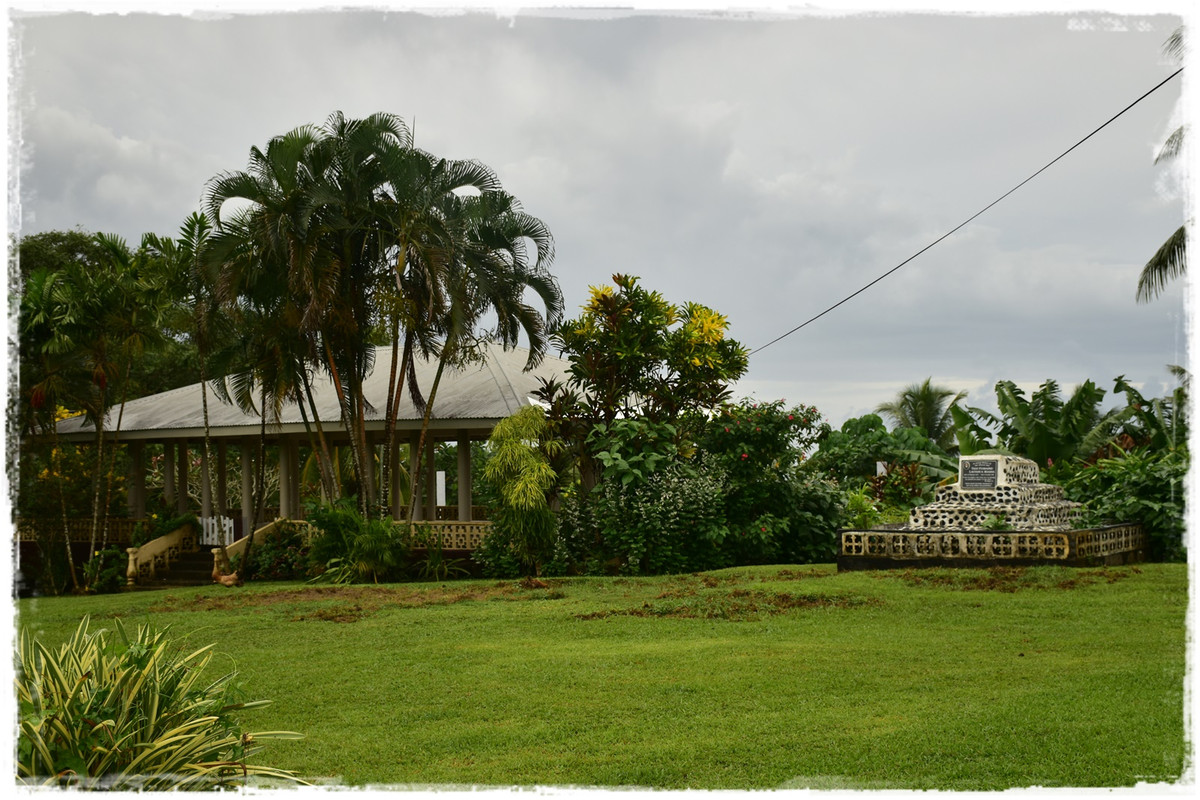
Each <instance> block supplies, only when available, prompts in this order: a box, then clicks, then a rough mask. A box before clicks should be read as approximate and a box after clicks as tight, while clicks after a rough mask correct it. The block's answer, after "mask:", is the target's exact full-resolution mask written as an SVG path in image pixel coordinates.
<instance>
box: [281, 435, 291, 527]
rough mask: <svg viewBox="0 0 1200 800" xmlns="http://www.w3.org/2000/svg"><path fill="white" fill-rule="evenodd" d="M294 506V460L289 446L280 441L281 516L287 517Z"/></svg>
mask: <svg viewBox="0 0 1200 800" xmlns="http://www.w3.org/2000/svg"><path fill="white" fill-rule="evenodd" d="M291 507H292V460H291V459H290V458H288V450H287V446H286V445H285V444H284V443H283V442H282V441H280V442H279V516H281V517H287V515H288V509H290V508H291Z"/></svg>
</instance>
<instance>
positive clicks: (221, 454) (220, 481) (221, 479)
mask: <svg viewBox="0 0 1200 800" xmlns="http://www.w3.org/2000/svg"><path fill="white" fill-rule="evenodd" d="M228 483H229V453H228V452H227V447H226V444H225V442H217V516H219V517H223V516H225V512H226V511H228V510H229V496H228V494H229V493H228V491H227V490H226V487H227V485H228Z"/></svg>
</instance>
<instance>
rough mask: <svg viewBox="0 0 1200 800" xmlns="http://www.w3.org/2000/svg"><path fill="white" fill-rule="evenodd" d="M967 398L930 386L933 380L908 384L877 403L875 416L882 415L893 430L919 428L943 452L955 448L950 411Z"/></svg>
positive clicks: (957, 393) (963, 393) (942, 387)
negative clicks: (886, 418)
mask: <svg viewBox="0 0 1200 800" xmlns="http://www.w3.org/2000/svg"><path fill="white" fill-rule="evenodd" d="M966 396H967V393H966V392H955V391H954V390H953V389H947V388H946V387H944V386H934V385H933V378H926V379H925V381H924V382H923V383H913V384H910V385H908V386H906V387H904V388H903V389H901V390H900V392H899V393H898V394H897V395H896V399H895V400H893V401H891V402H890V403H880V404H879V405H878V406H877V407H876V408H875V413H877V414H883V415H884V416H886V417H888V418H889V419H890V420H891V421H892V426H893V427H895V428H923V429H924V430H925V434H926V435H927V436H928V437H929V438H930V439H932V440H933V441H935V442H936V443H937V445H938V447H940V448H942V449H943V450H945V451H946V452H952V448H955V447H956V445H955V439H954V428H955V425H954V417H953V415H952V414H951V411H950V409H951V408H952V407H953V406H956V405H958V404H959V403H960V402H962V401H963V400H964V399H965V398H966Z"/></svg>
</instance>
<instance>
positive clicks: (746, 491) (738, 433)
mask: <svg viewBox="0 0 1200 800" xmlns="http://www.w3.org/2000/svg"><path fill="white" fill-rule="evenodd" d="M822 430H823V427H822V425H821V414H820V412H819V411H817V409H816V408H814V407H813V406H794V407H790V408H789V407H787V406H786V405H785V404H784V401H782V400H776V401H773V402H767V403H762V402H750V401H748V400H743V401H742V402H741V403H738V404H735V405H729V406H726V407H725V408H723V409H722V411H721V413H720V414H718V415H717V416H716V417H714V418H713V419H712V420H711V421H710V422H709V425H708V428H707V430H706V431H705V434H704V436H702V437H701V439H700V449H701V450H702V451H704V452H706V453H709V454H710V455H711V456H712V458H713V460H714V461H715V462H716V463H719V464H720V465H722V466H723V467H724V469H725V471H726V473H727V475H728V489H727V491H726V494H725V498H724V504H725V521H726V525H727V526H728V530H729V538H728V540H727V541H726V542H725V543H724V544H723V550H724V551H725V552H724V556H723V558H724V560H726V561H728V562H730V563H736V564H749V563H769V562H773V561H789V562H794V561H801V562H803V561H824V560H828V559H829V558H831V557H832V555H833V549H832V548H833V538H834V531H835V529H836V522H837V520H838V518H839V517H840V515H841V499H840V496H839V494H838V492H837V488H836V486H835V485H833V484H830V483H829V482H828V481H826V480H824V479H822V478H820V477H816V476H803V475H801V473H800V470H799V467H800V465H801V464H802V463H803V461H804V459H805V456H806V452H807V451H808V450H809V449H810V448H811V447H812V446H813V445H814V444H815V443H816V440H817V437H818V436H819V435H820V433H821V432H822Z"/></svg>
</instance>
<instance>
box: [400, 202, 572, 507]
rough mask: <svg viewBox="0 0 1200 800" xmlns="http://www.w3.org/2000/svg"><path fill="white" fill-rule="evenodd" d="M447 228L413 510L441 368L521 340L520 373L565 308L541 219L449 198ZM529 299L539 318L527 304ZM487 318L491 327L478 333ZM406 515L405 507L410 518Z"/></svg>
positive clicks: (538, 356)
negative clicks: (449, 241) (434, 361)
mask: <svg viewBox="0 0 1200 800" xmlns="http://www.w3.org/2000/svg"><path fill="white" fill-rule="evenodd" d="M440 205H441V208H442V216H443V218H444V219H445V220H446V221H447V227H448V229H449V230H451V231H453V232H454V236H453V241H454V242H455V243H456V244H455V247H456V249H455V251H454V254H453V255H454V257H453V258H452V259H450V260H449V261H448V262H447V264H446V267H447V268H446V270H445V272H444V273H443V294H444V296H445V298H446V306H445V308H444V311H443V313H442V315H441V317H440V319H438V320H437V330H438V332H439V333H440V334H441V336H442V339H441V343H440V346H439V347H438V368H437V372H436V374H435V375H434V380H433V384H432V386H431V388H430V392H429V397H428V400H427V401H426V403H425V409H424V414H423V418H422V422H421V435H420V437H419V440H418V444H417V452H416V454H415V455H416V457H415V459H414V469H413V474H412V480H413V490H412V495H411V498H412V504H413V507H415V503H416V497H417V496H418V494H417V481H419V479H420V473H421V470H420V466H421V459H422V457H423V453H424V446H425V438H426V435H427V432H428V429H429V422H430V419H431V418H432V412H433V404H434V401H435V399H436V396H437V390H438V386H439V384H440V383H441V379H442V374H443V372H444V370H445V368H446V365H447V364H455V365H461V364H465V363H468V362H470V361H472V360H478V359H479V358H481V357H484V356H485V351H484V350H483V348H484V347H485V346H486V342H487V341H490V340H494V341H497V342H499V343H500V345H501V346H503V347H505V348H508V347H513V346H515V345H516V344H517V343H518V342H519V341H520V339H521V336H522V335H524V336H525V337H526V339H527V341H528V343H529V357H528V358H527V360H526V365H525V368H526V369H532V368H533V367H535V366H536V365H537V364H538V363H540V362H541V360H542V358H543V357H544V355H545V352H546V349H547V348H548V346H549V341H550V336H549V330H550V329H551V328H552V327H553V326H554V325H556V324H557V323H558V322H559V320H560V319H561V317H562V312H563V300H562V293H561V291H560V290H559V288H558V283H557V282H556V281H555V280H554V278H553V276H551V275H550V273H549V265H550V263H551V262H552V261H553V259H554V239H553V237H552V236H551V234H550V230H549V228H547V227H546V225H545V223H544V222H542V221H541V220H540V219H537V218H536V217H533V216H531V215H529V214H527V213H525V212H524V211H523V210H522V209H521V207H520V204H519V203H518V202H517V200H516V199H515V198H514V197H512V196H511V195H509V194H507V193H505V192H503V191H492V192H485V193H483V194H481V195H479V196H477V197H458V196H454V195H451V196H448V197H446V198H445V199H444V201H443V202H442V203H441V204H440ZM526 242H532V243H533V245H534V249H535V252H536V260H535V261H534V262H533V263H532V264H531V263H530V262H529V256H530V253H529V249H528V246H527V245H526ZM527 290H528V291H532V292H533V293H534V294H535V296H536V297H537V298H538V299H539V300H540V301H541V303H542V305H543V307H544V309H545V312H544V313H543V312H542V311H539V310H538V309H536V308H534V307H533V306H531V305H529V304H528V303H527V302H526V301H525V294H526V291H527ZM489 312H491V313H494V314H495V315H496V327H495V328H494V329H493V330H491V331H479V327H480V323H481V321H482V319H483V318H484V316H485V315H486V314H488V313H489ZM411 511H412V507H410V515H409V516H410V518H411Z"/></svg>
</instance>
